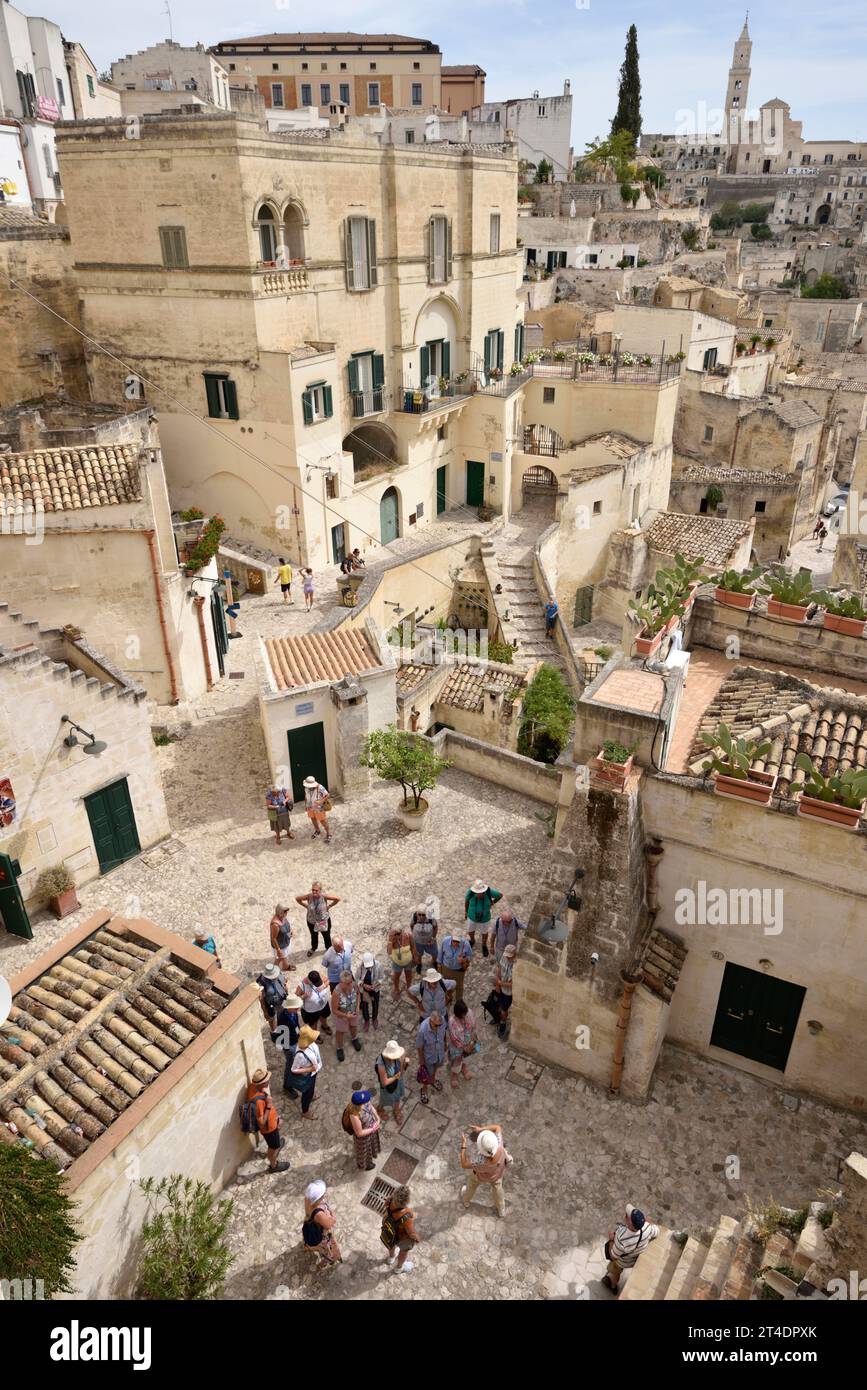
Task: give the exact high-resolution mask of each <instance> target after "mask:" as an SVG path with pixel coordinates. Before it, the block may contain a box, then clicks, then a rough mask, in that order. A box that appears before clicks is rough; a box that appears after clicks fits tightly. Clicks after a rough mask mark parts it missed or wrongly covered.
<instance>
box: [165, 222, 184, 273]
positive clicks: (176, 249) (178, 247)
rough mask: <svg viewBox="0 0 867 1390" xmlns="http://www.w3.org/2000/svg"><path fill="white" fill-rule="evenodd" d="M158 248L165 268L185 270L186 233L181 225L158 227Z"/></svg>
mask: <svg viewBox="0 0 867 1390" xmlns="http://www.w3.org/2000/svg"><path fill="white" fill-rule="evenodd" d="M160 249H161V251H162V257H163V265H164V266H165V268H166V270H186V268H187V266H188V265H189V264H190V262H189V260H188V259H187V233H186V231H185V229H184V228H183V227H160Z"/></svg>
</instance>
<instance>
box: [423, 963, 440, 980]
mask: <svg viewBox="0 0 867 1390" xmlns="http://www.w3.org/2000/svg"><path fill="white" fill-rule="evenodd" d="M441 979H442V975H441V974H440V972H439V971H438V970H434V968H433V966H431V967H430V969H429V970H426V971H425V972H424V982H425V984H426V985H438V984H439V982H440V980H441Z"/></svg>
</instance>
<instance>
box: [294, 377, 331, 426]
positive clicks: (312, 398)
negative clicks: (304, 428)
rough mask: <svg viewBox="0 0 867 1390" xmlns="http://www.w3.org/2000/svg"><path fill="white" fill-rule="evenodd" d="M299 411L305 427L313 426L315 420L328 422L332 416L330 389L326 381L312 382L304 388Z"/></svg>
mask: <svg viewBox="0 0 867 1390" xmlns="http://www.w3.org/2000/svg"><path fill="white" fill-rule="evenodd" d="M301 409H302V411H303V413H304V423H305V425H315V424H316V422H317V420H329V419H330V418H331V416H332V415H333V414H334V402H333V399H332V394H331V387H330V386H329V385H328V382H327V381H314V382H313V384H312V385H311V386H308V387H306V389H305V390H304V392H303V393H302V396H301Z"/></svg>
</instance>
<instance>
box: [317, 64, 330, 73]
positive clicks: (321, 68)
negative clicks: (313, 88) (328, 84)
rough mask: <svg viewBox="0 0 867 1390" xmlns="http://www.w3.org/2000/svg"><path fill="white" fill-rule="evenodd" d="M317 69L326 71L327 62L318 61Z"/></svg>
mask: <svg viewBox="0 0 867 1390" xmlns="http://www.w3.org/2000/svg"><path fill="white" fill-rule="evenodd" d="M319 71H320V72H327V71H328V64H327V63H320V64H319Z"/></svg>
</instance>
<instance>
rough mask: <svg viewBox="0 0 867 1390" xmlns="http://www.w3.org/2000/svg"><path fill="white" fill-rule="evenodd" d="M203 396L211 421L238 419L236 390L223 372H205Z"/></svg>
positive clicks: (232, 382)
mask: <svg viewBox="0 0 867 1390" xmlns="http://www.w3.org/2000/svg"><path fill="white" fill-rule="evenodd" d="M205 395H206V397H207V401H208V414H209V415H210V417H211V419H212V420H237V419H238V389H237V387H236V386H235V383H234V381H233V380H232V378H231V377H230V376H229V375H228V374H227V373H225V372H205Z"/></svg>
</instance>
